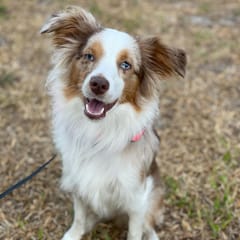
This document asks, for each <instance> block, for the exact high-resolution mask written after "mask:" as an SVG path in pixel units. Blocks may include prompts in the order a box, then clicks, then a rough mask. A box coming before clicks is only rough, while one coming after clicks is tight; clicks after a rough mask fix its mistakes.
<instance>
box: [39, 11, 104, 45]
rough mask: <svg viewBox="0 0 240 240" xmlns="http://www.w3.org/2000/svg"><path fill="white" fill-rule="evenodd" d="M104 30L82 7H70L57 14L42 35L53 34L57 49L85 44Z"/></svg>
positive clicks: (49, 20)
mask: <svg viewBox="0 0 240 240" xmlns="http://www.w3.org/2000/svg"><path fill="white" fill-rule="evenodd" d="M101 29H102V27H101V25H100V24H99V23H98V22H97V21H96V19H95V18H94V17H93V15H92V14H91V13H89V12H87V11H85V10H84V9H82V8H80V7H73V6H72V7H68V8H67V9H66V10H64V11H62V12H59V13H56V14H54V15H52V16H51V18H50V19H48V21H47V22H46V23H45V24H44V25H43V27H42V28H41V30H40V33H41V34H44V33H52V38H53V44H54V46H55V47H66V45H67V44H71V43H75V42H76V41H77V42H78V43H80V45H81V43H84V42H85V41H86V40H87V39H88V38H89V37H90V36H91V35H92V34H94V33H95V32H97V31H100V30H101Z"/></svg>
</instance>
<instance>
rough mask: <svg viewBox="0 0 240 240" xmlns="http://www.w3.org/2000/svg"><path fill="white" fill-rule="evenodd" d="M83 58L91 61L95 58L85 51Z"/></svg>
mask: <svg viewBox="0 0 240 240" xmlns="http://www.w3.org/2000/svg"><path fill="white" fill-rule="evenodd" d="M83 57H84V59H86V60H88V61H90V62H93V61H94V60H95V58H94V56H93V55H92V54H91V53H86V54H84V55H83Z"/></svg>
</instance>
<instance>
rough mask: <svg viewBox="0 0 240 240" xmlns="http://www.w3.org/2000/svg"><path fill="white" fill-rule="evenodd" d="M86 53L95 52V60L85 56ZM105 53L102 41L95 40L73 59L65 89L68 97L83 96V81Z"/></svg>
mask: <svg viewBox="0 0 240 240" xmlns="http://www.w3.org/2000/svg"><path fill="white" fill-rule="evenodd" d="M86 53H88V54H93V56H94V61H93V62H91V61H89V60H87V59H86V58H85V57H84V55H85V54H86ZM103 54H104V52H103V47H102V45H101V43H100V42H99V41H95V42H93V43H92V44H91V45H90V46H89V47H87V48H86V49H84V50H83V51H82V54H80V56H79V58H76V59H75V60H74V61H73V63H72V69H71V73H70V76H69V79H68V82H67V86H66V87H65V89H64V94H65V97H66V98H67V99H71V98H73V97H76V96H80V97H83V95H82V92H81V88H82V84H83V81H84V79H85V78H86V76H87V75H88V73H90V72H91V71H92V70H93V68H94V66H95V64H96V63H97V61H99V59H100V58H101V57H102V56H103Z"/></svg>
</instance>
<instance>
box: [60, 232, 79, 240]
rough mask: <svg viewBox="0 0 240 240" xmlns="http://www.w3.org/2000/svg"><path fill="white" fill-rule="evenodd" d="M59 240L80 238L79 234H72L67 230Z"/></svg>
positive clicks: (77, 239)
mask: <svg viewBox="0 0 240 240" xmlns="http://www.w3.org/2000/svg"><path fill="white" fill-rule="evenodd" d="M61 240H81V236H79V234H76V233H75V234H74V233H73V232H72V231H67V232H66V233H65V234H64V236H63V238H62V239H61Z"/></svg>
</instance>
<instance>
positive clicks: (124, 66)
mask: <svg viewBox="0 0 240 240" xmlns="http://www.w3.org/2000/svg"><path fill="white" fill-rule="evenodd" d="M131 67H132V65H131V64H130V63H129V62H127V61H124V62H122V63H120V68H121V69H123V70H129V69H131Z"/></svg>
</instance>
